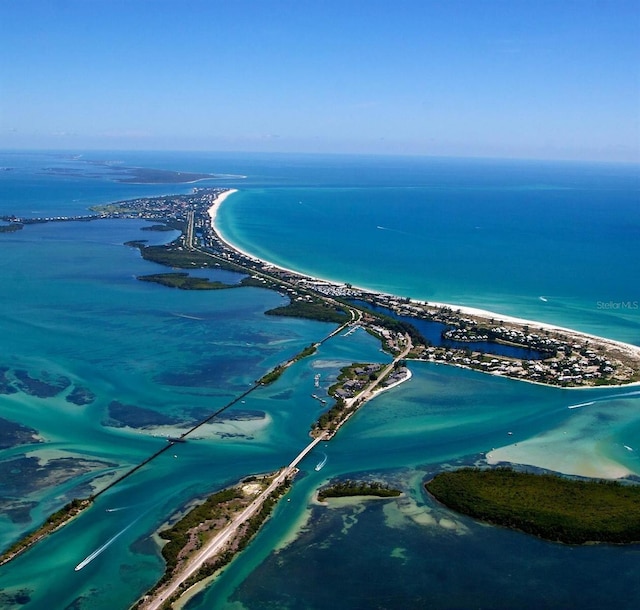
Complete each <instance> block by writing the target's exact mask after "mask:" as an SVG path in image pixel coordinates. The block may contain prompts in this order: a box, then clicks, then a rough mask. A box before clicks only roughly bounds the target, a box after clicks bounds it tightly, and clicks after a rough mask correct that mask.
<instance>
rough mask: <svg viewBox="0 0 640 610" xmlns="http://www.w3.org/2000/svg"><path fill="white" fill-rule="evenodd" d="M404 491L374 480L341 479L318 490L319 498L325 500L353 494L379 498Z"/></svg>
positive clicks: (396, 494) (395, 495)
mask: <svg viewBox="0 0 640 610" xmlns="http://www.w3.org/2000/svg"><path fill="white" fill-rule="evenodd" d="M401 493H402V492H401V491H400V490H399V489H391V488H390V487H389V486H387V485H385V484H384V483H378V482H377V481H373V482H371V483H369V482H367V481H351V480H349V481H340V482H339V483H335V484H334V485H331V486H329V487H325V488H323V489H320V490H319V491H318V500H320V502H324V500H325V499H326V498H347V497H352V496H375V497H378V498H395V497H397V496H399V495H400V494H401Z"/></svg>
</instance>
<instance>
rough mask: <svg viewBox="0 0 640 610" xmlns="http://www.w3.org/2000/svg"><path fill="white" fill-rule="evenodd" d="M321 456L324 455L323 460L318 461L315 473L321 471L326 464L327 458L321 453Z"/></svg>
mask: <svg viewBox="0 0 640 610" xmlns="http://www.w3.org/2000/svg"><path fill="white" fill-rule="evenodd" d="M322 455H324V458H322V460H320V461H319V462H318V463H317V464H316V471H318V470H322V468H323V466H324V465H325V464H326V463H327V459H328V456H327V454H326V453H323V454H322Z"/></svg>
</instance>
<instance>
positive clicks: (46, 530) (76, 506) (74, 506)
mask: <svg viewBox="0 0 640 610" xmlns="http://www.w3.org/2000/svg"><path fill="white" fill-rule="evenodd" d="M91 502H92V500H91V498H87V499H85V500H80V499H78V498H75V499H74V500H72V501H71V502H69V503H68V504H66V505H65V506H63V507H62V508H61V509H60V510H59V511H57V512H55V513H53V514H52V515H51V516H50V517H49V518H48V519H47V520H46V521H45V522H44V523H43V524H42V525H41V526H40V527H39V528H38V529H37V530H35V531H33V532H31V533H30V534H27V535H26V536H25V537H24V538H22V539H21V540H18V542H16V543H15V544H13V545H12V546H10V547H9V548H8V549H7V550H6V551H5V552H4V553H2V555H0V565H3V564H5V563H7V562H9V561H11V560H12V559H13V558H14V557H16V556H17V555H19V554H20V553H22V552H24V551H26V550H27V549H28V548H29V547H31V546H33V545H34V544H35V543H36V542H38V541H39V540H42V538H45V537H46V536H48V535H49V534H51V533H52V532H54V531H55V530H57V529H58V528H60V527H62V526H63V525H65V524H66V523H67V521H69V520H71V519H73V518H74V517H75V516H77V515H78V514H80V513H81V512H82V511H83V510H84V509H85V508H87V507H88V506H90V505H91Z"/></svg>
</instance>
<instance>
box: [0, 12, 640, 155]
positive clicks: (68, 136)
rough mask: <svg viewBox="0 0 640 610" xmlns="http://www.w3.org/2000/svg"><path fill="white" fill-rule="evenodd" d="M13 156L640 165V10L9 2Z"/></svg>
mask: <svg viewBox="0 0 640 610" xmlns="http://www.w3.org/2000/svg"><path fill="white" fill-rule="evenodd" d="M0 53H1V57H2V61H0V148H5V149H6V148H75V149H84V148H108V149H174V150H212V151H224V150H234V151H241V150H248V151H283V152H284V151H286V152H365V153H391V154H424V155H438V156H466V157H473V156H482V157H513V158H518V157H521V158H548V159H556V158H560V159H594V160H611V161H632V162H640V0H597V1H592V0H579V1H572V0H554V1H547V0H535V1H534V0H438V1H434V0H394V1H393V2H392V1H391V0H315V1H311V0H208V1H201V0H173V1H167V0H48V1H45V0H0Z"/></svg>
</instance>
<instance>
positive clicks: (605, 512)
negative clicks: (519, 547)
mask: <svg viewBox="0 0 640 610" xmlns="http://www.w3.org/2000/svg"><path fill="white" fill-rule="evenodd" d="M425 487H426V489H427V490H428V491H429V492H430V493H431V494H432V495H433V496H434V497H435V498H436V499H437V500H439V501H440V502H442V503H443V504H445V505H446V506H448V507H449V508H451V509H453V510H455V511H457V512H460V513H463V514H465V515H469V516H471V517H474V518H475V519H479V520H481V521H486V522H487V523H491V524H493V525H502V526H504V527H509V528H512V529H517V530H521V531H523V532H525V533H527V534H533V535H534V536H538V537H539V538H543V539H545V540H551V541H554V542H564V543H567V544H585V543H588V542H608V543H616V544H620V543H631V542H640V485H635V484H623V483H620V482H618V481H594V480H576V479H569V478H566V477H561V476H558V475H553V474H533V473H529V472H518V471H515V470H513V469H511V468H497V469H495V470H481V469H479V468H463V469H461V470H456V471H454V472H443V473H440V474H438V475H436V476H435V477H434V478H433V479H432V480H431V481H429V482H428V483H426V485H425Z"/></svg>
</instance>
